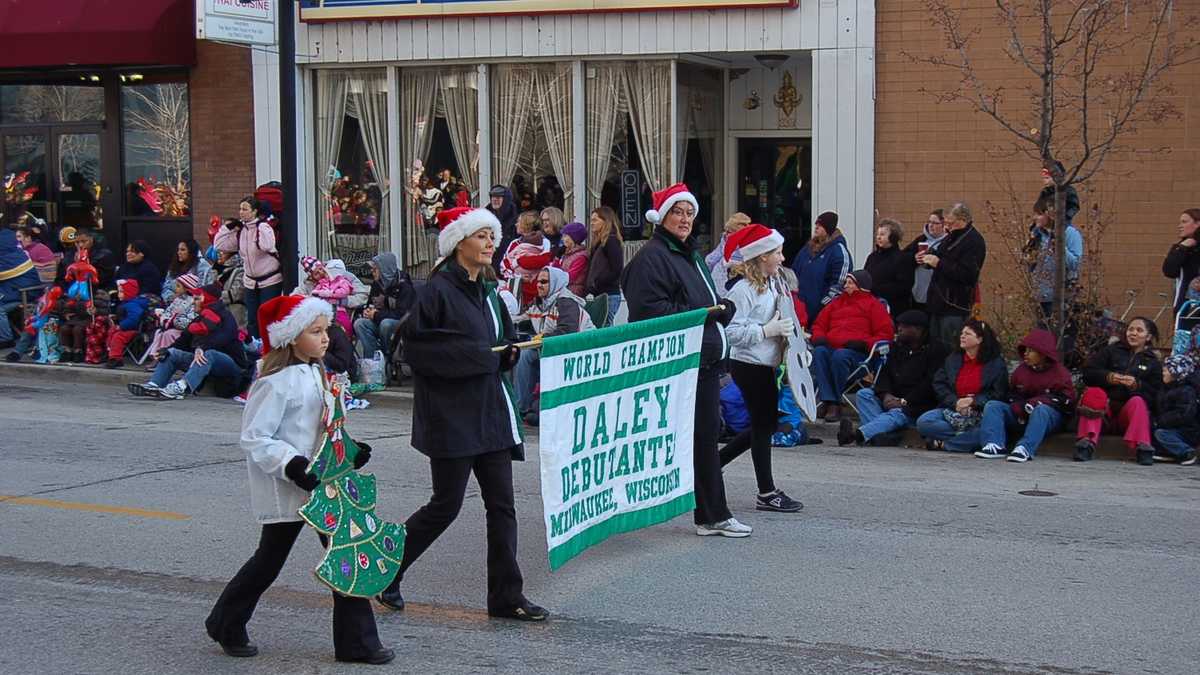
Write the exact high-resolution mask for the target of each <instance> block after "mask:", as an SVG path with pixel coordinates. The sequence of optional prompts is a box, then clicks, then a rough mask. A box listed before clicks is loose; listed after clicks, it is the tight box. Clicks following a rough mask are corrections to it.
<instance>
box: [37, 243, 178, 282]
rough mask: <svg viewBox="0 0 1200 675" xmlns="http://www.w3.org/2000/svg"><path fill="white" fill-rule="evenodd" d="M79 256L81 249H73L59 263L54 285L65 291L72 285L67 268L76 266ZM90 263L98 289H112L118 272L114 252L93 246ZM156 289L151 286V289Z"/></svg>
mask: <svg viewBox="0 0 1200 675" xmlns="http://www.w3.org/2000/svg"><path fill="white" fill-rule="evenodd" d="M78 255H79V249H76V248H72V249H71V250H69V251H67V252H66V254H64V255H63V259H62V260H60V261H59V262H58V274H56V275H55V276H54V285H55V286H58V287H59V288H62V289H63V290H64V291H65V290H67V287H68V286H70V285H71V282H69V281H67V280H66V278H67V268H68V267H70V266H71V265H73V264H75V258H76V257H77V256H78ZM88 262H89V263H91V265H92V267H95V268H96V288H112V287H113V274H114V273H115V272H116V270H117V263H116V258H115V257H113V254H112V251H110V250H108V249H106V248H99V247H98V246H96V245H95V244H93V245H92V248H91V249H89V250H88ZM155 287H156V286H151V287H150V288H155Z"/></svg>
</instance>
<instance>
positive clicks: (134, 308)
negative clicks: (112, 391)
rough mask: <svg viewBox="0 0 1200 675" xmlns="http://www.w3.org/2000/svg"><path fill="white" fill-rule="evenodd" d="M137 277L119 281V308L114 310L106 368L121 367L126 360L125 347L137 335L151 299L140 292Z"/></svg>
mask: <svg viewBox="0 0 1200 675" xmlns="http://www.w3.org/2000/svg"><path fill="white" fill-rule="evenodd" d="M140 290H141V288H140V287H139V284H138V280H137V279H120V280H118V281H117V300H118V303H117V308H116V311H115V312H113V316H112V322H113V325H112V326H111V327H110V328H109V330H108V339H107V345H108V363H107V364H106V365H105V367H106V368H120V367H121V364H122V363H123V362H124V360H125V348H126V347H128V346H129V343H130V342H132V341H133V339H134V338H135V337H137V335H138V333H139V332H140V331H139V330H138V329H139V328H140V327H141V325H142V317H143V316H145V315H146V308H147V307H148V306H149V305H150V301H149V300H147V299H146V298H144V297H142V296H141V295H140V294H139V291H140Z"/></svg>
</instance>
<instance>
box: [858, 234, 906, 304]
mask: <svg viewBox="0 0 1200 675" xmlns="http://www.w3.org/2000/svg"><path fill="white" fill-rule="evenodd" d="M903 237H904V230H903V228H902V227H901V226H900V223H899V222H898V221H895V220H892V219H891V218H884V219H883V220H881V221H879V226H878V227H876V228H875V250H874V251H872V252H871V255H869V256H867V262H866V264H865V265H863V269H865V270H866V271H867V272H868V273H869V274H870V275H871V280H872V281H873V282H874V284H875V285H874V287H872V288H871V292H872V293H874V294H875V296H876V297H878V298H880V299H882V300H883V301H884V302H886V303H887V304H888V311H889V312H891V315H892V316H893V317H897V316H900V315H901V314H903V313H904V310H906V309H908V306H909V304H910V301H911V298H912V285H913V265H912V263H913V260H912V258H911V257H909V256H907V255H905V254H904V251H902V250H900V239H902V238H903Z"/></svg>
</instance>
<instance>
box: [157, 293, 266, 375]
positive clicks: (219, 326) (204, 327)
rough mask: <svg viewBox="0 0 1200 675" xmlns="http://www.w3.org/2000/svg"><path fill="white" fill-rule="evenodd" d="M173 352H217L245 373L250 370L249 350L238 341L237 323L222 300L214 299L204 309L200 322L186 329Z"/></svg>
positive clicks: (190, 324)
mask: <svg viewBox="0 0 1200 675" xmlns="http://www.w3.org/2000/svg"><path fill="white" fill-rule="evenodd" d="M171 348H172V349H181V350H183V351H187V352H190V351H195V350H197V349H203V350H205V351H207V350H209V349H215V350H217V351H219V352H221V353H223V354H225V355H226V356H228V357H229V358H231V359H233V362H234V363H236V364H237V365H238V367H239V368H241V369H242V370H246V369H248V368H249V367H250V359H249V358H247V356H246V348H245V347H243V346H242V341H241V340H239V339H238V325H237V320H236V319H234V318H233V314H231V313H230V312H229V308H227V307H226V306H225V303H223V302H221V301H220V300H214V301H212V302H210V303H209V304H207V305H205V306H204V308H203V309H201V310H200V314H199V315H197V316H196V319H195V320H194V321H192V322H191V323H189V324H188V327H187V329H186V330H184V331H183V332H182V333H180V335H179V338H178V339H176V340H175V344H173V345H171Z"/></svg>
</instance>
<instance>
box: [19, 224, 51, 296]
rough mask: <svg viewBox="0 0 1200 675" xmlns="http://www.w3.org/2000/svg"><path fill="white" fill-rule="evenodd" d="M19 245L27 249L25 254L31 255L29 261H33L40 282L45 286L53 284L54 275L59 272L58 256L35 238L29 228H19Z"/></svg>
mask: <svg viewBox="0 0 1200 675" xmlns="http://www.w3.org/2000/svg"><path fill="white" fill-rule="evenodd" d="M17 243H18V244H20V245H21V248H23V249H25V252H26V253H28V254H29V259H30V260H32V261H33V266H34V268H36V269H37V274H38V280H40V281H41V282H42V283H44V284H48V283H51V282H53V281H54V274H55V272H57V271H58V256H56V255H54V251H51V250H50V247H49V246H46V245H45V244H43V243H42V242H41V241H39V240H38V239H36V238H34V235H33V231H32V230H30V229H29V228H28V227H20V228H17Z"/></svg>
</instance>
